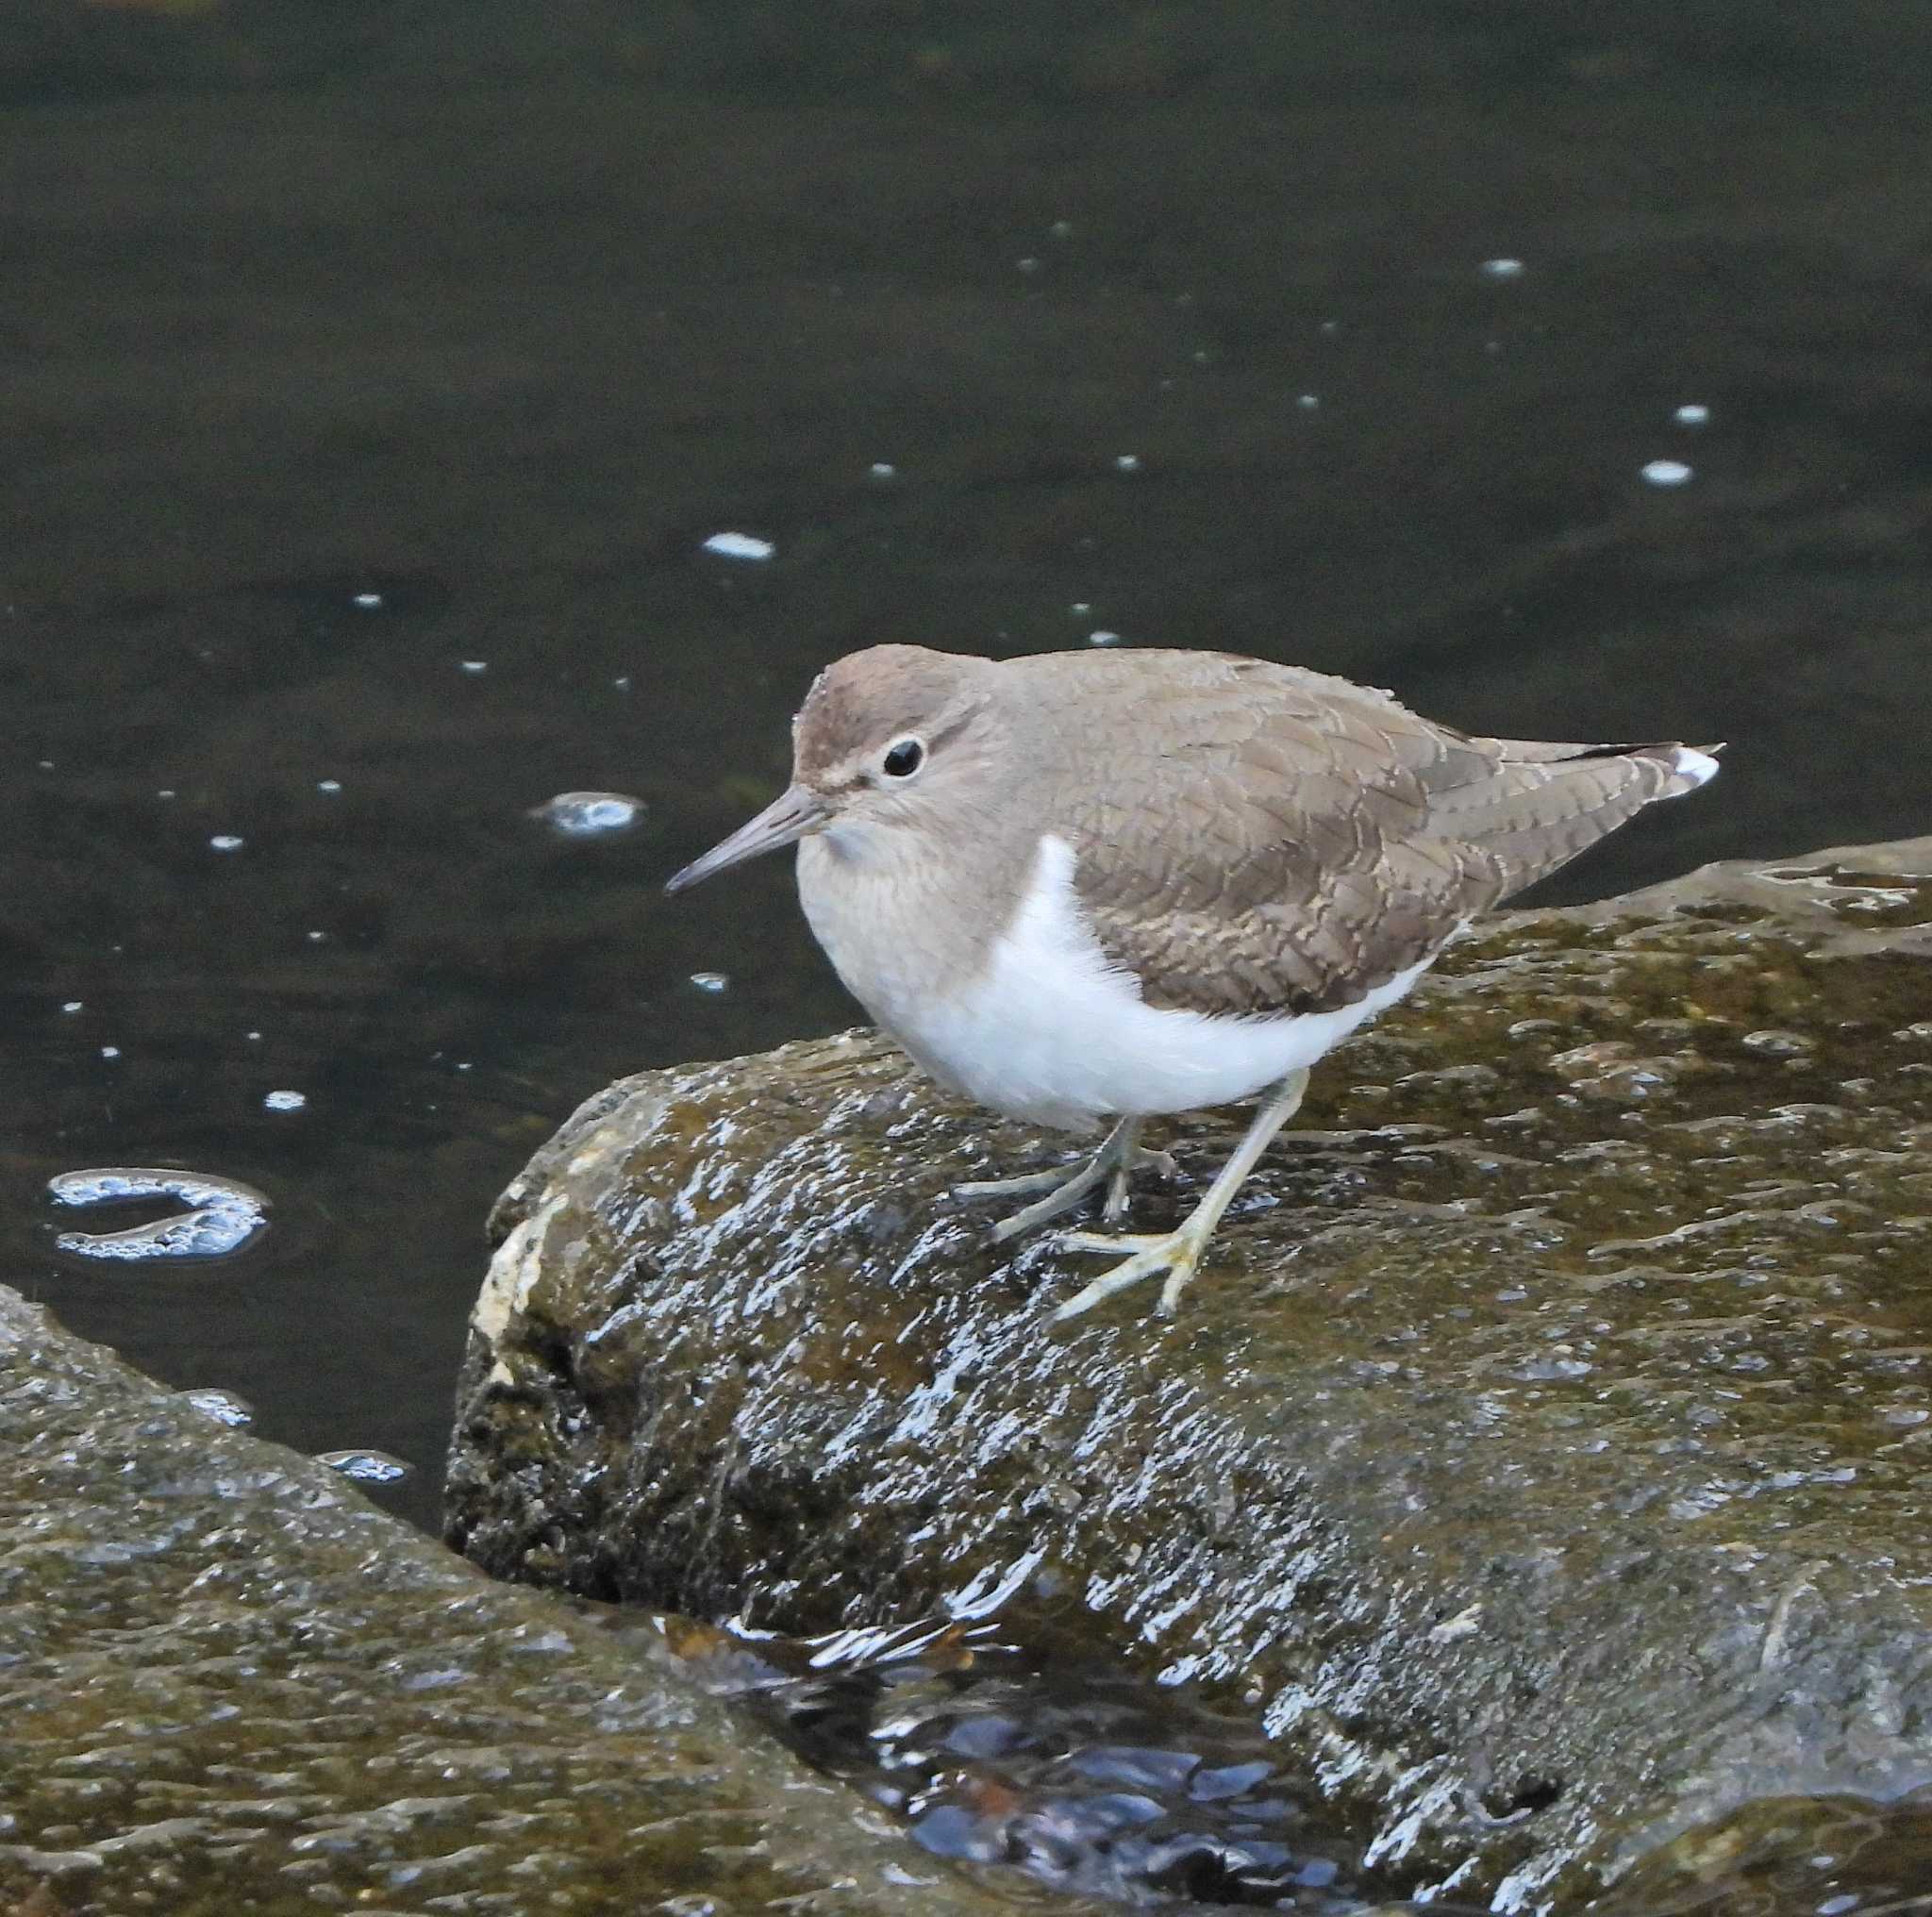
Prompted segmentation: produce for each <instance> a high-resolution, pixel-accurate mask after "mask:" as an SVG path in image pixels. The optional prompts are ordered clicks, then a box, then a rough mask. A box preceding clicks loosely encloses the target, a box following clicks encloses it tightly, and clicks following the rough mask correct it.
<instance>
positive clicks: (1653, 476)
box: [1643, 459, 1691, 486]
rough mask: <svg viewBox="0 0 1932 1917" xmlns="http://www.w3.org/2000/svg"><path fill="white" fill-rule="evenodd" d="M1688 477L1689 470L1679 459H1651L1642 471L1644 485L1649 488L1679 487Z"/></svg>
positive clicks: (1689, 474)
mask: <svg viewBox="0 0 1932 1917" xmlns="http://www.w3.org/2000/svg"><path fill="white" fill-rule="evenodd" d="M1690 476H1691V468H1690V467H1689V466H1687V465H1685V463H1684V462H1683V460H1681V459H1653V460H1651V461H1650V463H1649V464H1648V465H1646V466H1645V467H1644V469H1643V477H1644V480H1645V483H1646V484H1648V485H1651V486H1681V485H1683V484H1684V482H1685V481H1686V480H1687V479H1689V478H1690Z"/></svg>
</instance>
